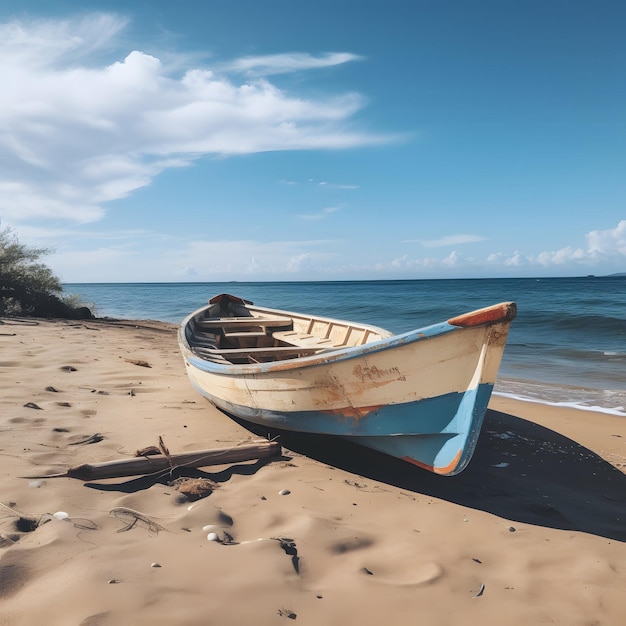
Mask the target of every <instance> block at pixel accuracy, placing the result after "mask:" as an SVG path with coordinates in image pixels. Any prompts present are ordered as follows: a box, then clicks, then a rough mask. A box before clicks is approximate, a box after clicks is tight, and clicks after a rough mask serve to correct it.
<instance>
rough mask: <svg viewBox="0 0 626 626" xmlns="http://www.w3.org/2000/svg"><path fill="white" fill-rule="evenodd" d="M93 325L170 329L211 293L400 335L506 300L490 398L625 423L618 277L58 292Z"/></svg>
mask: <svg viewBox="0 0 626 626" xmlns="http://www.w3.org/2000/svg"><path fill="white" fill-rule="evenodd" d="M64 291H65V292H66V293H72V294H77V295H78V296H80V297H81V298H82V300H83V301H85V302H86V303H88V304H89V305H90V306H92V307H93V310H94V312H95V314H96V315H98V316H99V317H115V318H124V319H155V320H161V321H166V322H174V323H180V322H181V321H182V319H183V318H184V317H186V316H187V315H188V314H189V313H191V312H192V311H193V310H195V309H197V308H200V307H201V306H202V305H203V304H205V303H206V301H207V300H208V299H209V298H210V297H212V296H214V295H216V294H218V293H224V292H226V293H231V294H233V295H237V296H239V297H241V298H245V299H246V300H252V301H253V302H254V303H255V304H258V305H259V306H268V307H272V308H277V309H287V310H291V311H300V312H304V313H315V314H319V315H325V316H328V317H335V318H339V319H348V320H355V321H360V322H367V323H370V324H374V325H376V326H381V327H383V328H386V329H388V330H391V331H394V332H403V331H407V330H411V329H413V328H418V327H421V326H427V325H429V324H433V323H436V322H440V321H444V320H446V319H448V318H450V317H453V316H455V315H458V314H460V313H464V312H466V311H469V310H472V309H477V308H481V307H484V306H488V305H491V304H495V303H497V302H504V301H509V300H512V301H515V302H516V303H517V306H518V315H517V317H516V319H515V320H514V321H513V323H512V326H511V331H510V333H509V340H508V343H507V347H506V350H505V353H504V358H503V360H502V365H501V367H500V373H499V377H498V381H497V384H496V389H495V392H496V393H501V394H509V395H512V396H515V397H520V398H523V399H526V400H534V401H540V402H545V403H555V404H564V405H575V406H578V407H582V408H600V409H602V410H604V411H607V412H611V413H617V414H624V415H626V278H623V277H595V278H592V277H589V278H541V279H531V278H515V279H462V280H461V279H459V280H394V281H336V282H267V283H262V282H250V283H247V282H231V283H89V284H86V283H82V284H67V285H64Z"/></svg>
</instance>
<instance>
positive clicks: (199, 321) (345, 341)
mask: <svg viewBox="0 0 626 626" xmlns="http://www.w3.org/2000/svg"><path fill="white" fill-rule="evenodd" d="M251 305H252V303H251V302H246V301H243V300H241V299H239V298H236V297H234V296H226V295H221V296H216V297H215V298H213V299H212V300H210V301H209V307H207V308H206V309H204V310H203V311H202V312H201V313H200V314H198V315H196V316H195V317H194V318H192V320H191V321H190V323H189V324H188V325H187V328H186V334H187V341H188V343H189V346H190V348H191V350H192V351H193V352H194V353H195V354H197V355H198V356H199V357H201V358H203V359H205V360H208V361H213V362H217V363H223V364H228V363H231V364H245V363H263V362H268V361H278V360H284V359H294V358H298V357H301V356H308V355H312V354H318V353H320V352H325V351H328V350H336V349H338V348H345V347H351V346H358V345H363V344H366V343H370V342H372V341H377V340H379V339H382V338H383V337H387V336H390V335H391V333H387V334H384V332H385V331H382V330H381V329H375V328H372V327H368V326H360V325H357V324H350V323H348V322H343V321H338V320H332V319H326V318H318V317H311V316H306V315H299V314H289V315H283V314H280V312H274V311H272V310H269V309H260V308H255V307H253V306H251Z"/></svg>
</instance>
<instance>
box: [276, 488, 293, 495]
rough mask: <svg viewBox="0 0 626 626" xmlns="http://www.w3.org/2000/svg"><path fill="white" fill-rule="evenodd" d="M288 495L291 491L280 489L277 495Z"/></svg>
mask: <svg viewBox="0 0 626 626" xmlns="http://www.w3.org/2000/svg"><path fill="white" fill-rule="evenodd" d="M290 493H291V491H289V489H281V490H280V491H279V492H278V495H279V496H288V495H289V494H290Z"/></svg>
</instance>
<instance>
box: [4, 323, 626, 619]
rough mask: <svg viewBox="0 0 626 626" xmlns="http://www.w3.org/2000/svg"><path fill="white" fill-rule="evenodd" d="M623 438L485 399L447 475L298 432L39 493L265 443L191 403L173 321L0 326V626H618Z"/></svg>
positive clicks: (527, 406)
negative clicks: (165, 455)
mask: <svg viewBox="0 0 626 626" xmlns="http://www.w3.org/2000/svg"><path fill="white" fill-rule="evenodd" d="M625 426H626V418H625V417H620V416H617V415H611V414H606V413H595V412H591V411H577V410H573V409H569V408H561V407H553V406H548V405H542V404H538V403H530V402H521V401H519V400H513V399H508V398H504V397H498V396H495V397H494V398H493V399H492V402H491V404H490V410H489V411H488V414H487V417H486V421H485V425H484V428H483V433H482V436H481V439H480V442H479V445H478V449H477V451H476V454H475V456H474V458H473V460H472V462H471V463H470V466H469V467H468V469H466V470H465V471H464V472H463V473H462V474H460V475H459V476H457V477H453V478H443V477H438V476H434V475H432V474H429V473H427V472H425V471H423V470H421V469H419V468H416V467H412V466H409V465H408V464H406V463H403V462H401V461H397V460H394V459H391V458H389V457H385V456H384V455H378V454H375V453H373V452H371V451H367V450H364V449H361V448H358V447H357V446H354V445H350V444H348V443H346V442H341V441H334V440H333V441H329V440H328V439H325V438H322V437H305V436H296V435H285V436H283V437H281V439H280V443H281V444H282V446H283V447H282V456H280V457H277V458H275V459H272V460H270V461H267V460H264V461H249V462H242V463H235V464H226V465H218V466H212V467H206V468H202V469H189V468H178V469H175V470H167V471H164V472H160V473H157V474H154V475H149V476H137V477H120V478H110V479H101V480H94V481H91V482H85V481H83V480H80V479H76V478H69V477H66V476H61V477H48V478H41V477H42V476H49V475H51V474H63V473H64V472H65V471H66V470H67V469H68V468H70V467H75V466H79V465H81V464H85V463H100V462H105V461H112V460H116V459H122V458H129V457H134V456H135V455H136V454H137V451H138V450H143V449H145V448H148V447H150V446H158V445H159V438H161V440H162V442H163V443H164V444H165V445H166V446H167V448H168V449H169V451H170V452H171V453H172V454H178V453H183V452H187V451H191V450H198V449H211V448H224V447H236V446H240V445H245V444H251V443H253V442H255V441H259V440H260V439H263V437H264V433H262V432H250V431H249V430H247V429H246V428H244V427H243V426H242V425H239V424H237V423H235V422H234V421H232V420H231V419H229V418H227V417H226V416H225V415H223V414H221V413H220V412H219V411H217V410H216V409H214V408H213V407H212V406H211V405H210V404H209V403H208V402H206V401H205V400H203V399H202V398H201V397H200V396H199V395H198V394H197V393H196V392H195V391H194V390H193V388H192V387H191V385H190V383H189V382H188V380H187V377H186V374H185V369H184V366H183V362H182V358H181V356H180V354H179V351H178V346H177V343H176V327H175V326H174V325H170V324H166V323H159V322H142V321H137V322H132V321H117V322H116V321H113V320H93V321H87V322H65V321H44V320H8V319H5V320H3V323H2V324H0V476H1V479H2V489H1V490H0V625H1V626H32V625H33V624H39V623H46V624H47V625H48V626H55V625H59V626H60V625H63V626H67V625H68V624H76V625H81V626H113V625H115V626H118V625H121V624H124V625H143V624H150V625H153V626H156V625H160V624H167V625H168V626H171V625H173V624H176V625H193V626H195V625H198V626H200V625H243V624H255V625H259V626H265V625H268V626H269V625H280V624H288V623H291V622H292V621H295V622H296V623H297V624H305V625H316V626H317V625H322V624H324V625H334V624H337V625H344V624H349V623H354V624H359V625H360V626H367V625H377V626H378V625H380V624H394V625H395V624H428V625H440V624H441V625H445V624H460V623H463V624H474V625H481V626H483V625H491V624H493V625H496V624H498V625H500V624H502V623H506V624H507V626H513V625H518V624H519V625H524V626H527V625H529V624H563V625H568V626H569V625H581V626H582V625H591V624H602V625H604V624H606V625H616V626H617V625H618V624H620V625H621V624H623V623H624V615H626V476H625V473H626V427H625ZM185 479H189V480H185ZM192 486H195V488H196V491H198V490H200V491H201V493H200V494H197V493H195V494H194V493H189V489H190V488H191V487H192ZM185 487H186V488H187V491H185ZM199 495H201V496H203V497H199ZM209 527H210V528H209ZM210 533H215V534H216V535H217V538H218V541H210V540H209V539H208V538H207V536H208V535H209V534H210Z"/></svg>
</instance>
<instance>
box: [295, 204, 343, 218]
mask: <svg viewBox="0 0 626 626" xmlns="http://www.w3.org/2000/svg"><path fill="white" fill-rule="evenodd" d="M335 211H339V207H337V206H329V207H326V208H325V209H322V210H321V211H320V212H319V213H303V214H301V215H299V216H298V217H300V218H301V219H303V220H321V219H323V218H325V217H328V216H329V215H330V214H331V213H335Z"/></svg>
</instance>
